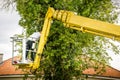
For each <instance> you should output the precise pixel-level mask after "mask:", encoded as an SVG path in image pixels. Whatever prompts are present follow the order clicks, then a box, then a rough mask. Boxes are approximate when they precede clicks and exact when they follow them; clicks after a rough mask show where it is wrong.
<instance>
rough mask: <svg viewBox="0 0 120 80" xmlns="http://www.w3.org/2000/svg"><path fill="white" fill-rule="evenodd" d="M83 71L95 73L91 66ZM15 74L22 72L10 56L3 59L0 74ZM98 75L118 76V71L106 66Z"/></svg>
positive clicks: (119, 75) (119, 76) (119, 72)
mask: <svg viewBox="0 0 120 80" xmlns="http://www.w3.org/2000/svg"><path fill="white" fill-rule="evenodd" d="M83 73H84V74H88V75H95V73H96V72H95V70H94V69H93V68H89V69H86V70H85V71H83ZM15 74H24V72H23V71H22V70H21V69H16V67H15V66H14V65H12V58H10V59H8V60H5V61H4V62H3V63H2V64H0V75H15ZM99 76H106V77H117V78H120V71H118V70H116V69H114V68H112V67H110V66H107V67H106V72H105V73H103V74H102V75H99Z"/></svg>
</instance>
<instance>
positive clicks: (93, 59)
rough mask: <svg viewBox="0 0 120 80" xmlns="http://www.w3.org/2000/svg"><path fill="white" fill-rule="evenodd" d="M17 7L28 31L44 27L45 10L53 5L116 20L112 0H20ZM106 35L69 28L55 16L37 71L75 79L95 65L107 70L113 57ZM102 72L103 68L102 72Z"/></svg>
mask: <svg viewBox="0 0 120 80" xmlns="http://www.w3.org/2000/svg"><path fill="white" fill-rule="evenodd" d="M15 2H16V7H17V11H18V12H19V14H20V16H21V20H20V22H19V24H20V25H21V26H23V27H24V28H26V29H27V31H28V34H31V33H32V32H34V31H35V30H41V29H42V26H43V21H44V17H45V13H46V11H47V9H48V7H49V6H51V7H53V8H55V9H63V10H70V11H74V12H77V13H78V15H82V16H86V17H90V18H94V19H99V20H103V21H108V22H113V21H114V20H115V19H116V14H115V13H114V14H111V12H112V10H113V5H112V4H111V0H16V1H15ZM106 42H107V41H106V39H105V38H102V37H95V35H92V34H88V33H82V32H79V31H76V30H72V29H69V28H65V27H64V26H63V24H62V23H61V22H60V21H57V20H54V23H53V24H52V26H51V30H50V34H49V37H48V41H47V44H46V45H45V48H44V52H43V57H42V61H41V66H40V68H39V69H38V71H37V73H36V75H40V73H41V72H43V73H42V74H44V79H45V80H58V79H59V80H72V79H73V77H75V78H76V79H77V78H80V77H81V76H82V74H83V73H82V72H83V70H85V69H87V68H90V67H93V68H95V70H96V71H97V69H98V68H101V67H102V69H101V70H104V67H105V65H106V64H107V63H108V60H109V59H110V57H109V56H108V53H107V52H106V50H105V49H106V47H104V46H105V45H107V44H109V42H107V44H106ZM98 73H99V72H98Z"/></svg>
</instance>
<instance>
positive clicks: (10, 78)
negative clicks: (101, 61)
mask: <svg viewBox="0 0 120 80" xmlns="http://www.w3.org/2000/svg"><path fill="white" fill-rule="evenodd" d="M24 78H25V75H5V76H0V80H35V77H34V75H29V76H28V78H27V79H24ZM37 80H42V79H40V78H39V79H37ZM58 80H59V79H58ZM73 80H82V79H75V78H73ZM85 80H120V78H112V77H101V76H90V75H89V76H88V78H87V79H85Z"/></svg>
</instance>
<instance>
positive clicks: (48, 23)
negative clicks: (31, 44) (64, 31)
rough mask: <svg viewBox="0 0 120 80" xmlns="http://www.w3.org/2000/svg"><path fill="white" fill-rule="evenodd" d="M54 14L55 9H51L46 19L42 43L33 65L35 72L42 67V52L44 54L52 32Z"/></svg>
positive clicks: (41, 38)
mask: <svg viewBox="0 0 120 80" xmlns="http://www.w3.org/2000/svg"><path fill="white" fill-rule="evenodd" d="M53 13H54V9H53V8H49V9H48V11H47V13H46V17H45V21H44V25H43V29H42V33H41V37H40V42H39V45H38V49H37V53H36V57H35V61H34V63H33V67H32V69H33V70H34V69H37V68H38V67H39V66H40V60H41V55H42V52H43V48H44V45H45V43H46V41H47V37H48V34H49V31H50V25H51V22H52V18H51V17H52V15H53Z"/></svg>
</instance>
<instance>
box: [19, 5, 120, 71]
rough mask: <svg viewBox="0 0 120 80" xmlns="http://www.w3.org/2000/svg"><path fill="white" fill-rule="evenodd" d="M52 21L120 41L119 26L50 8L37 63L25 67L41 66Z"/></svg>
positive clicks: (39, 46) (33, 68)
mask: <svg viewBox="0 0 120 80" xmlns="http://www.w3.org/2000/svg"><path fill="white" fill-rule="evenodd" d="M52 19H57V20H60V21H62V22H63V23H64V25H65V27H69V28H72V29H76V30H80V31H82V32H88V33H92V34H96V35H100V36H104V37H108V38H113V39H116V40H120V26H118V25H114V24H110V23H107V22H102V21H98V20H93V19H90V18H86V17H82V16H78V15H76V14H75V13H74V12H71V11H65V10H54V9H53V8H51V7H49V9H48V11H47V13H46V17H45V21H44V25H43V29H42V35H41V38H40V42H39V45H38V50H37V53H36V57H35V61H34V62H33V63H30V64H29V65H26V66H25V67H30V68H32V70H35V69H37V68H38V67H39V66H40V60H41V55H42V52H43V48H44V45H45V44H46V41H47V36H48V35H49V30H50V25H51V22H52ZM19 66H20V65H19ZM22 66H23V65H22ZM22 66H21V67H22Z"/></svg>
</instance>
